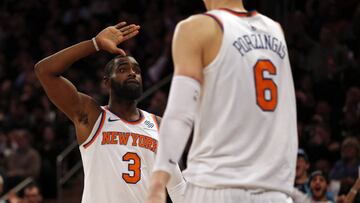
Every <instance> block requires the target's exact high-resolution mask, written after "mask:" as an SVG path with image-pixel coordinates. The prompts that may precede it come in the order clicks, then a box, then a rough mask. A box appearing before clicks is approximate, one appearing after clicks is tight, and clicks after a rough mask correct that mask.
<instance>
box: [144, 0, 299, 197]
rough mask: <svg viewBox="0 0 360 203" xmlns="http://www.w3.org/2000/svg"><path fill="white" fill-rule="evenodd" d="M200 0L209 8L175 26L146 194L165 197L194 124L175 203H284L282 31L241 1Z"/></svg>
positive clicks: (287, 95)
mask: <svg viewBox="0 0 360 203" xmlns="http://www.w3.org/2000/svg"><path fill="white" fill-rule="evenodd" d="M204 3H205V6H206V8H207V10H208V12H207V13H204V14H201V15H194V16H191V17H189V18H188V19H186V20H183V21H181V22H180V23H179V24H178V25H177V27H176V30H175V33H174V38H173V44H172V50H173V60H174V69H175V73H174V77H173V80H172V85H171V89H170V95H169V99H168V104H167V108H166V110H165V114H164V118H163V120H162V126H161V129H160V141H159V143H160V145H159V151H158V155H157V160H156V164H155V169H154V173H153V175H152V179H151V186H150V195H149V197H148V202H149V203H150V202H151V203H154V202H163V201H164V197H165V195H164V191H165V189H164V188H165V187H164V186H165V184H166V183H167V181H168V179H169V177H171V176H172V173H171V170H170V169H171V167H172V166H173V164H174V163H176V162H177V161H178V160H179V158H180V156H181V154H182V151H183V149H184V146H185V144H186V142H187V139H188V137H189V134H190V132H191V131H192V128H193V127H194V137H193V140H192V145H191V147H190V150H189V153H188V157H187V169H186V170H185V171H184V172H183V174H184V177H185V179H186V180H187V181H188V183H187V184H188V185H187V189H186V191H185V197H184V202H186V203H190V202H196V203H197V202H207V203H208V202H214V203H215V202H216V203H218V202H227V203H229V202H256V203H263V202H266V203H285V202H290V201H291V199H290V198H289V195H290V194H291V192H292V188H293V183H294V178H295V165H296V152H297V129H296V128H297V126H296V105H295V94H294V85H293V79H292V74H291V67H290V63H289V57H288V51H287V46H286V42H285V38H284V34H283V31H282V29H281V27H280V25H279V24H278V23H277V22H275V21H273V20H271V19H269V18H268V17H266V16H264V15H261V14H260V13H257V12H256V11H247V10H245V8H244V7H243V2H242V1H241V0H204Z"/></svg>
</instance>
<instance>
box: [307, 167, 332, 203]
mask: <svg viewBox="0 0 360 203" xmlns="http://www.w3.org/2000/svg"><path fill="white" fill-rule="evenodd" d="M328 184H329V179H328V177H327V176H326V175H325V174H324V173H323V172H322V171H314V172H313V173H311V175H310V179H309V186H310V196H311V199H312V200H313V202H318V203H320V202H321V203H333V202H334V201H333V198H329V197H328V195H327V187H328Z"/></svg>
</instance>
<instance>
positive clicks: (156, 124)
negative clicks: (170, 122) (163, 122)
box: [151, 114, 160, 132]
mask: <svg viewBox="0 0 360 203" xmlns="http://www.w3.org/2000/svg"><path fill="white" fill-rule="evenodd" d="M151 117H152V118H153V120H154V123H155V126H156V130H157V131H158V132H159V125H160V119H159V118H158V117H157V116H155V115H154V114H151Z"/></svg>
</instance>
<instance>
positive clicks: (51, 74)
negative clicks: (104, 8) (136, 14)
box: [35, 22, 139, 140]
mask: <svg viewBox="0 0 360 203" xmlns="http://www.w3.org/2000/svg"><path fill="white" fill-rule="evenodd" d="M138 29H139V26H136V25H128V26H126V23H125V22H121V23H119V24H117V25H115V26H110V27H107V28H105V29H104V30H102V31H101V32H100V33H99V34H98V35H97V36H96V38H95V40H96V42H97V43H96V44H97V46H98V48H99V49H102V50H105V51H108V52H110V53H114V54H122V55H124V54H125V53H124V51H123V50H121V49H119V48H118V47H117V45H118V44H120V43H121V42H123V41H125V40H127V39H129V38H131V37H133V36H135V35H136V34H137V33H138ZM95 52H96V48H95V46H94V43H93V41H92V40H87V41H83V42H80V43H78V44H76V45H73V46H71V47H68V48H66V49H63V50H61V51H59V52H57V53H55V54H53V55H51V56H49V57H47V58H45V59H43V60H41V61H40V62H38V63H37V64H36V65H35V73H36V76H37V77H38V79H39V80H40V82H41V85H42V86H43V88H44V90H45V92H46V94H47V95H48V97H49V98H50V100H51V101H52V102H53V103H54V104H55V105H56V106H57V107H58V108H59V109H60V110H61V111H62V112H64V113H65V114H66V115H67V117H68V118H70V119H71V120H72V121H73V123H74V124H75V125H77V124H78V123H79V122H83V121H82V120H83V119H84V118H83V117H84V115H85V116H86V117H90V119H89V120H91V121H93V123H89V126H91V127H92V126H93V124H94V123H95V122H96V117H97V116H98V115H99V114H100V107H99V106H98V105H96V102H95V101H93V99H91V98H90V97H89V96H87V95H85V94H82V93H79V92H78V91H77V89H76V87H75V86H74V85H73V84H72V83H71V82H70V81H69V80H67V79H65V78H64V77H62V76H61V74H62V73H63V72H64V71H66V70H67V69H68V68H69V67H70V66H71V65H72V64H73V63H74V62H76V61H77V60H79V59H81V58H84V57H86V56H88V55H90V54H93V53H95ZM89 109H95V110H96V111H94V110H92V111H91V112H89ZM88 113H92V114H97V115H87V114H88ZM91 117H92V118H95V119H92V118H91ZM85 120H88V119H87V118H86V119H85ZM80 140H82V139H80Z"/></svg>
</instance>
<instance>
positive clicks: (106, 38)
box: [95, 22, 140, 55]
mask: <svg viewBox="0 0 360 203" xmlns="http://www.w3.org/2000/svg"><path fill="white" fill-rule="evenodd" d="M139 29H140V26H139V25H135V24H131V25H126V22H120V23H118V24H117V25H114V26H109V27H107V28H105V29H103V30H102V31H101V32H100V33H99V34H98V35H97V36H96V38H95V40H96V43H97V44H98V46H99V49H101V50H104V51H108V52H110V53H113V54H121V55H126V54H125V52H124V50H122V49H120V48H118V47H117V45H119V44H120V43H122V42H123V41H125V40H128V39H130V38H132V37H134V36H135V35H137V34H138V33H139Z"/></svg>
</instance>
